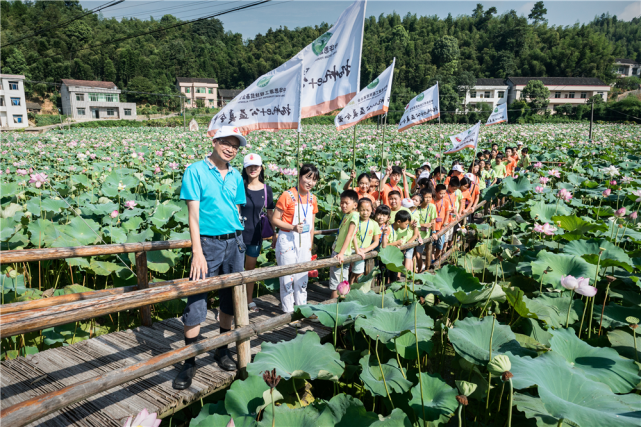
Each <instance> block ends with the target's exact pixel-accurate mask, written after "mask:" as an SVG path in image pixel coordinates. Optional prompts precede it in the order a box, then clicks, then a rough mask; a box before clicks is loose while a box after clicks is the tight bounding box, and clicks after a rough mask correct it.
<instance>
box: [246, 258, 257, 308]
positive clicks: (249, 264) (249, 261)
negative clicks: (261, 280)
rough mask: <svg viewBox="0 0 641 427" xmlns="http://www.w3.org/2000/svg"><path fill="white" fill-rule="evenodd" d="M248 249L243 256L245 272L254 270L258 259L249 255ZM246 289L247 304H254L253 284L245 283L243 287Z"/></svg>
mask: <svg viewBox="0 0 641 427" xmlns="http://www.w3.org/2000/svg"><path fill="white" fill-rule="evenodd" d="M249 248H250V247H249V246H248V247H247V253H246V254H245V271H251V270H253V269H255V268H256V260H257V259H258V256H256V257H254V256H253V253H251V251H250V249H249ZM245 286H246V287H247V304H251V303H252V302H254V300H253V294H254V282H251V283H247V284H246V285H245Z"/></svg>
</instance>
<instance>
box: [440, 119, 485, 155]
mask: <svg viewBox="0 0 641 427" xmlns="http://www.w3.org/2000/svg"><path fill="white" fill-rule="evenodd" d="M480 129H481V122H480V121H479V122H478V123H477V124H475V125H474V126H472V127H471V128H469V129H468V130H464V131H463V132H461V133H459V134H458V135H453V136H450V141H452V148H450V149H449V150H447V151H446V152H444V153H443V154H452V153H456V152H458V151H461V150H463V149H464V148H472V149H474V150H476V145H477V144H478V141H479V130H480Z"/></svg>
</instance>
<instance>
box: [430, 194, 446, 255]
mask: <svg viewBox="0 0 641 427" xmlns="http://www.w3.org/2000/svg"><path fill="white" fill-rule="evenodd" d="M446 193H447V188H446V187H445V185H443V184H438V185H437V186H436V191H435V192H434V206H436V219H435V220H434V228H433V229H432V234H436V233H438V232H439V231H441V229H442V228H443V226H445V225H447V223H448V222H449V218H450V202H449V201H448V200H447V197H445V194H446ZM444 246H445V235H443V236H441V237H439V238H438V240H436V241H435V242H434V247H435V249H436V251H435V252H434V259H439V258H440V257H441V252H442V251H443V247H444Z"/></svg>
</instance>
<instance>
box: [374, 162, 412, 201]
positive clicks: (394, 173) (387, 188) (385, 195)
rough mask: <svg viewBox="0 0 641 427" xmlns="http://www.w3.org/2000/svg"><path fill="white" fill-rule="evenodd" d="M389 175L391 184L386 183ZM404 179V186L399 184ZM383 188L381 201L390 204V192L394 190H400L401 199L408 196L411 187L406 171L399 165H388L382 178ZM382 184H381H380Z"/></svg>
mask: <svg viewBox="0 0 641 427" xmlns="http://www.w3.org/2000/svg"><path fill="white" fill-rule="evenodd" d="M388 177H389V184H387V183H385V181H386V180H387V178H388ZM401 178H402V179H403V187H404V189H403V190H401V187H399V186H398V183H399V182H400V181H401ZM382 183H383V190H382V191H381V203H382V204H384V205H387V206H389V193H391V192H392V191H398V192H399V193H400V194H401V199H403V198H406V197H408V195H409V189H408V187H407V178H406V177H405V171H404V170H403V169H401V168H400V167H399V166H388V167H387V170H386V171H385V176H384V177H383V180H382ZM379 185H380V184H379Z"/></svg>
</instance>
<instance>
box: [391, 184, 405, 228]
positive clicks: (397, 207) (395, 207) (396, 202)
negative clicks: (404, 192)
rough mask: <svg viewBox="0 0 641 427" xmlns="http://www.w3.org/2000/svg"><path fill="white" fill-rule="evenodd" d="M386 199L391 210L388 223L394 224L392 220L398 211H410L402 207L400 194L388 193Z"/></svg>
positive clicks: (395, 192) (396, 192)
mask: <svg viewBox="0 0 641 427" xmlns="http://www.w3.org/2000/svg"><path fill="white" fill-rule="evenodd" d="M387 199H388V200H389V207H390V209H391V212H390V216H389V223H390V225H391V224H394V218H395V217H396V214H397V213H398V212H400V211H406V212H409V211H410V210H409V209H407V208H405V207H403V205H402V200H403V199H402V198H401V193H399V192H398V191H396V190H394V191H390V192H389V194H388V195H387Z"/></svg>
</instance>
